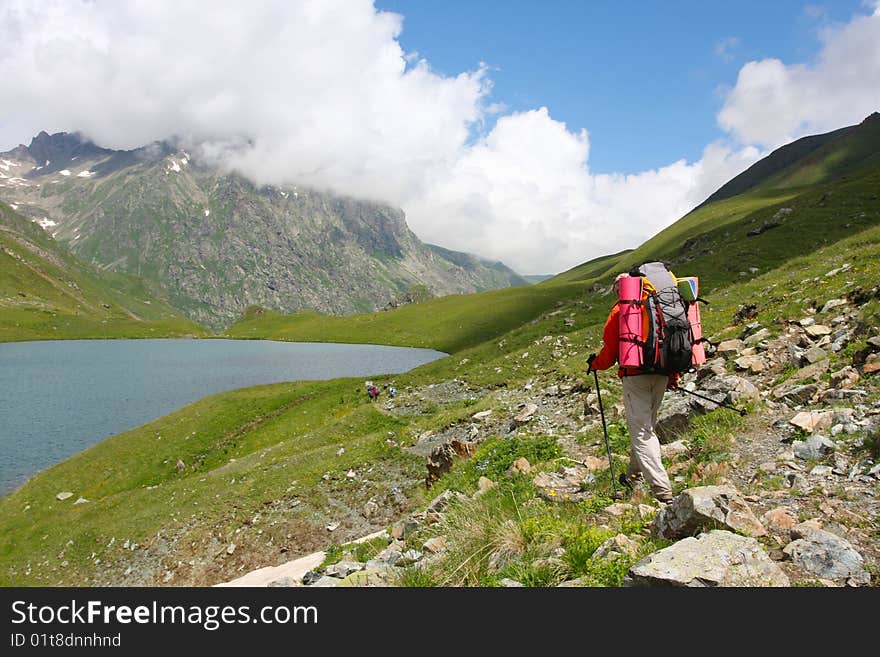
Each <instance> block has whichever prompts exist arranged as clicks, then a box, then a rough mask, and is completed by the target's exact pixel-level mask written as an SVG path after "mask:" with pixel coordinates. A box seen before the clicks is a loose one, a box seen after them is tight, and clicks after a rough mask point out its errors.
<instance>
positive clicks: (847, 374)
mask: <svg viewBox="0 0 880 657" xmlns="http://www.w3.org/2000/svg"><path fill="white" fill-rule="evenodd" d="M860 378H861V377H860V376H859V372H858V370H857V369H856V368H855V367H853V366H852V365H847V366H846V367H844V368H843V369H842V370H838V371H837V372H834V373H833V374H832V375H831V385H832V386H833V387H835V388H842V389H844V390H846V389H849V388H852V387H853V386H854V385H855V384H856V383H858V382H859V379H860Z"/></svg>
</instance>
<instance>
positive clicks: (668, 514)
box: [652, 486, 767, 539]
mask: <svg viewBox="0 0 880 657" xmlns="http://www.w3.org/2000/svg"><path fill="white" fill-rule="evenodd" d="M652 529H653V531H654V533H655V535H657V536H659V537H661V538H666V539H679V538H684V537H685V536H693V535H694V534H696V533H698V532H700V531H704V530H708V529H730V530H733V531H738V532H741V533H743V534H747V535H749V536H764V535H765V534H766V533H767V530H766V529H765V528H764V525H762V524H761V521H760V520H758V519H757V518H756V517H755V514H754V513H752V510H751V508H750V507H749V505H748V504H747V503H746V501H745V500H744V499H743V498H742V496H741V495H740V494H739V491H738V490H737V489H736V488H734V487H733V486H698V487H696V488H689V489H687V490H685V491H682V492H681V493H680V494H679V495H678V496H677V497H676V498H675V499H674V500H673V501H672V504H670V505H669V506H667V507H666V508H664V509H661V510H660V512H659V513H658V514H657V517H656V518H654V522H653V523H652Z"/></svg>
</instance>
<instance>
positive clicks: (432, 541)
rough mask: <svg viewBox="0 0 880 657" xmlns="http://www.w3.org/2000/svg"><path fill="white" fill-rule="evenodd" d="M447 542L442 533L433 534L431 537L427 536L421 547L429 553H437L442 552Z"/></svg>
mask: <svg viewBox="0 0 880 657" xmlns="http://www.w3.org/2000/svg"><path fill="white" fill-rule="evenodd" d="M447 542H448V539H447V537H446V535H445V534H444V535H442V536H434V537H433V538H429V539H428V540H427V541H425V542H424V544H423V545H422V547H423V548H424V549H425V550H427V551H428V552H430V553H431V554H437V553H438V552H442V551H443V550H445V549H446V543H447Z"/></svg>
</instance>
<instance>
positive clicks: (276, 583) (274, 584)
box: [267, 577, 296, 589]
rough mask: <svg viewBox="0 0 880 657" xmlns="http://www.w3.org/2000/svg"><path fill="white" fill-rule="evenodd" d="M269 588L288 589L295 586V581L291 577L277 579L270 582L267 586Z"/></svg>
mask: <svg viewBox="0 0 880 657" xmlns="http://www.w3.org/2000/svg"><path fill="white" fill-rule="evenodd" d="M267 586H268V587H270V588H285V589H286V588H290V587H293V586H296V580H295V579H293V578H292V577H280V578H278V579H275V580H272V581H271V582H269V583H268V584H267Z"/></svg>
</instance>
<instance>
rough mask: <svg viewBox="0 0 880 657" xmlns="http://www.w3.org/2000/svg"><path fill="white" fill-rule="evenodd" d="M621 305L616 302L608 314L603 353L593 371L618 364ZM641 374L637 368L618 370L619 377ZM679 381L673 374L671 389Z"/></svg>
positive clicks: (670, 378) (670, 382)
mask: <svg viewBox="0 0 880 657" xmlns="http://www.w3.org/2000/svg"><path fill="white" fill-rule="evenodd" d="M619 317H620V305H619V304H618V303H617V302H615V304H614V306H612V308H611V312H610V313H609V314H608V319H607V320H606V322H605V329H604V330H603V331H602V342H603V343H604V344H603V345H602V351H600V352H599V354H598V355H597V356H596V358H595V360H593V369H594V370H600V371H602V370H607V369H608V368H610V367H611V366H612V365H614V364H615V363H616V362H617V358H618V355H619V353H620V340H619V338H620V320H619ZM639 374H644V372H642V370H640V369H638V368H636V367H620V368H618V370H617V376H619V377H624V376H637V375H639ZM678 379H679V375H678V374H673V375H671V376H670V377H669V385H670V387H674V386H675V385H677V383H678Z"/></svg>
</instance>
